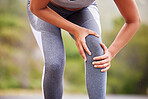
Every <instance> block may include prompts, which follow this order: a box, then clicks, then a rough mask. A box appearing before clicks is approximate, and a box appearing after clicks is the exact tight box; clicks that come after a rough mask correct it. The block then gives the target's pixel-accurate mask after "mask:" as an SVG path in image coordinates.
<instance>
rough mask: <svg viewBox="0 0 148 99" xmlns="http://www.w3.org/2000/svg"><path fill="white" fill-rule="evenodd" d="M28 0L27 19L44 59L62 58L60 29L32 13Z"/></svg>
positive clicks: (62, 49)
mask: <svg viewBox="0 0 148 99" xmlns="http://www.w3.org/2000/svg"><path fill="white" fill-rule="evenodd" d="M29 1H30V0H28V5H27V14H28V19H29V22H30V26H31V29H32V32H33V34H34V37H35V39H36V41H37V44H38V46H39V48H40V50H41V52H42V55H43V58H44V60H45V61H48V62H49V61H55V60H57V61H58V60H60V59H62V60H63V59H64V58H63V57H65V51H64V45H63V40H62V36H61V29H60V28H58V27H56V26H54V25H52V24H50V23H47V22H45V21H43V20H41V19H40V18H38V17H37V16H36V15H34V14H33V13H32V12H31V11H30V9H29V6H30V2H29ZM62 60H60V61H62ZM52 63H54V62H52Z"/></svg>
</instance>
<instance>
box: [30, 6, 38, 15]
mask: <svg viewBox="0 0 148 99" xmlns="http://www.w3.org/2000/svg"><path fill="white" fill-rule="evenodd" d="M30 11H31V12H32V13H33V14H35V13H36V12H38V9H37V8H36V7H34V6H32V5H30Z"/></svg>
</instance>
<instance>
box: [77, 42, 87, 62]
mask: <svg viewBox="0 0 148 99" xmlns="http://www.w3.org/2000/svg"><path fill="white" fill-rule="evenodd" d="M76 45H77V47H78V50H79V53H80V55H81V56H82V57H83V59H84V60H85V61H86V55H85V53H84V50H83V47H82V45H81V44H80V43H76Z"/></svg>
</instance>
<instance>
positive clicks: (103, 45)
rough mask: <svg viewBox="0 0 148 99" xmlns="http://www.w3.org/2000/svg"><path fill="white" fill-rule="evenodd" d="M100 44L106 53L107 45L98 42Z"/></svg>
mask: <svg viewBox="0 0 148 99" xmlns="http://www.w3.org/2000/svg"><path fill="white" fill-rule="evenodd" d="M100 45H101V46H102V48H103V50H104V53H107V51H108V50H107V47H106V46H105V44H103V43H100Z"/></svg>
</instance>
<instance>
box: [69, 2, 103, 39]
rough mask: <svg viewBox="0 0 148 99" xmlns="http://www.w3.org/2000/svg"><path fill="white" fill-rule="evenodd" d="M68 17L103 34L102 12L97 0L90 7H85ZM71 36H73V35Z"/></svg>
mask: <svg viewBox="0 0 148 99" xmlns="http://www.w3.org/2000/svg"><path fill="white" fill-rule="evenodd" d="M66 19H67V20H69V21H71V22H73V23H75V24H77V25H79V26H82V27H84V28H87V29H90V30H93V31H95V32H97V33H98V34H99V35H101V25H100V14H99V11H98V7H97V3H96V1H94V2H93V3H92V4H91V5H89V6H88V7H85V8H83V9H82V10H80V11H78V12H76V13H74V14H72V15H70V16H69V17H67V18H66ZM70 35H71V34H70ZM71 36H72V37H73V35H71Z"/></svg>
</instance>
